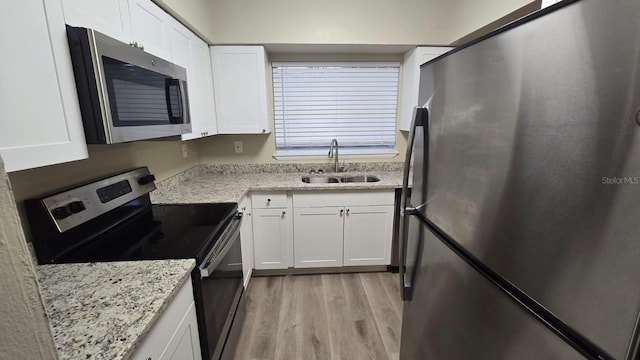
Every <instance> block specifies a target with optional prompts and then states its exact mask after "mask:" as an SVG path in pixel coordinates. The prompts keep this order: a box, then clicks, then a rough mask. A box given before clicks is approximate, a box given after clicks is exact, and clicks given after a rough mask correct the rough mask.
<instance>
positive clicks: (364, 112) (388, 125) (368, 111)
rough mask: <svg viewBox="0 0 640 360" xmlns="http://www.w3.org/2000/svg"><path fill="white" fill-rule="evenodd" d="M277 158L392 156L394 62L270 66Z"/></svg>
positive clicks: (395, 91)
mask: <svg viewBox="0 0 640 360" xmlns="http://www.w3.org/2000/svg"><path fill="white" fill-rule="evenodd" d="M272 67H273V105H274V117H275V138H276V139H275V140H276V154H275V157H276V158H280V157H285V158H286V157H297V156H327V151H328V148H329V143H330V142H331V140H332V139H337V140H338V143H339V145H340V154H346V155H365V156H366V155H372V156H384V155H390V154H396V153H397V152H396V150H395V142H396V113H397V105H398V76H399V75H398V74H399V67H400V64H399V63H398V62H375V63H374V62H344V63H336V62H274V63H273V64H272Z"/></svg>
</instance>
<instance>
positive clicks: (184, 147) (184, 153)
mask: <svg viewBox="0 0 640 360" xmlns="http://www.w3.org/2000/svg"><path fill="white" fill-rule="evenodd" d="M187 157H189V149H187V144H182V158H183V159H186V158H187Z"/></svg>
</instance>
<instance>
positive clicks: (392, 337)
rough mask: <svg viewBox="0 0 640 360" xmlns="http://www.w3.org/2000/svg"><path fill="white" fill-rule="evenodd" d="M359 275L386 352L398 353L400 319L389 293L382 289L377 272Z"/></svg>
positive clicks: (382, 285)
mask: <svg viewBox="0 0 640 360" xmlns="http://www.w3.org/2000/svg"><path fill="white" fill-rule="evenodd" d="M359 276H360V279H361V281H362V285H363V287H364V290H365V292H366V293H367V299H368V300H369V305H370V306H371V310H372V311H373V316H374V319H375V322H376V324H377V327H378V331H379V332H380V337H381V338H382V342H383V343H384V347H385V349H386V350H387V353H388V354H393V353H399V352H400V332H399V331H398V329H400V328H401V319H400V317H399V316H398V314H397V313H396V311H395V309H394V304H393V302H392V300H391V298H390V297H389V294H388V293H387V292H386V291H385V289H384V284H383V283H382V280H381V278H380V276H379V274H377V273H363V274H360V275H359Z"/></svg>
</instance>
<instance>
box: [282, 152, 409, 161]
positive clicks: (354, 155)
mask: <svg viewBox="0 0 640 360" xmlns="http://www.w3.org/2000/svg"><path fill="white" fill-rule="evenodd" d="M327 156H328V151H327V152H324V151H323V152H322V153H318V151H317V150H316V151H310V152H308V153H305V152H304V151H300V150H297V151H279V152H276V153H275V154H273V158H274V159H276V160H289V161H299V160H324V159H327ZM396 156H398V151H396V150H382V151H379V152H378V151H376V152H372V151H369V152H366V153H362V152H354V151H349V150H344V152H343V151H342V150H340V151H338V157H339V159H341V160H350V159H392V158H394V157H396Z"/></svg>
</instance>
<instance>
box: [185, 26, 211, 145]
mask: <svg viewBox="0 0 640 360" xmlns="http://www.w3.org/2000/svg"><path fill="white" fill-rule="evenodd" d="M191 69H192V70H193V72H192V73H195V74H197V76H191V77H189V104H190V107H191V129H192V130H191V133H190V134H184V135H182V140H190V139H196V138H200V137H206V136H211V135H216V134H217V133H218V125H217V122H216V107H215V101H214V96H213V75H212V74H211V71H212V70H211V52H210V51H209V45H208V44H207V43H205V42H204V41H202V40H201V39H200V38H198V37H197V36H195V35H193V34H192V38H191Z"/></svg>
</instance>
